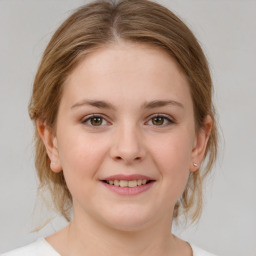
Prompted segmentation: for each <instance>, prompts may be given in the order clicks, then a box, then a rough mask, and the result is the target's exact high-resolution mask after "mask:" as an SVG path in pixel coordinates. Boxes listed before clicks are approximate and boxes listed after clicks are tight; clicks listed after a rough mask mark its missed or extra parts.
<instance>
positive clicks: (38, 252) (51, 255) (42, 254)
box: [1, 238, 216, 256]
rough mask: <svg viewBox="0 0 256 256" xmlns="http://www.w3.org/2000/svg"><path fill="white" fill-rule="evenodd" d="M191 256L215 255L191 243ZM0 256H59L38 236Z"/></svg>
mask: <svg viewBox="0 0 256 256" xmlns="http://www.w3.org/2000/svg"><path fill="white" fill-rule="evenodd" d="M190 246H191V248H192V250H193V256H216V255H214V254H211V253H209V252H206V251H204V250H202V249H200V248H198V247H196V246H194V245H191V244H190ZM1 256H61V255H60V254H59V253H58V252H56V251H55V249H54V248H53V247H52V246H51V245H50V244H49V243H48V242H47V241H46V240H45V239H44V238H40V239H38V240H37V241H36V242H34V243H32V244H29V245H26V246H24V247H21V248H18V249H16V250H13V251H10V252H7V253H4V254H1Z"/></svg>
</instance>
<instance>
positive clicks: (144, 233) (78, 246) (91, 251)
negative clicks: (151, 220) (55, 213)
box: [63, 215, 175, 256]
mask: <svg viewBox="0 0 256 256" xmlns="http://www.w3.org/2000/svg"><path fill="white" fill-rule="evenodd" d="M76 217H77V216H76V215H74V220H73V221H72V222H71V223H70V225H69V226H68V227H67V228H66V230H65V236H66V239H65V240H66V243H65V244H66V245H67V246H68V248H67V250H65V251H66V252H67V251H68V252H72V253H67V254H66V253H63V255H104V256H110V255H111V256H113V255H123V256H136V255H140V256H144V255H147V256H150V255H152V256H153V255H172V254H170V252H171V251H172V250H174V249H175V238H174V236H173V235H172V234H171V223H172V222H171V218H170V216H168V217H169V220H166V219H163V220H161V223H159V222H158V223H155V224H152V225H151V226H147V227H144V228H141V229H137V230H131V231H124V230H118V229H115V228H112V227H108V226H106V225H102V224H101V223H99V222H96V221H95V220H93V219H90V217H88V216H87V218H83V221H81V219H79V218H76ZM167 223H168V225H167Z"/></svg>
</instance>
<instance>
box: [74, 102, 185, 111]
mask: <svg viewBox="0 0 256 256" xmlns="http://www.w3.org/2000/svg"><path fill="white" fill-rule="evenodd" d="M84 105H89V106H93V107H96V108H102V109H113V110H114V109H115V107H114V106H113V105H112V104H111V103H109V102H106V101H101V100H81V101H79V102H77V103H75V104H74V105H72V106H71V109H73V108H77V107H82V106H84ZM168 105H172V106H176V107H180V108H184V106H183V105H182V104H181V103H180V102H178V101H174V100H154V101H150V102H146V103H144V104H143V105H142V108H145V109H153V108H158V107H164V106H168Z"/></svg>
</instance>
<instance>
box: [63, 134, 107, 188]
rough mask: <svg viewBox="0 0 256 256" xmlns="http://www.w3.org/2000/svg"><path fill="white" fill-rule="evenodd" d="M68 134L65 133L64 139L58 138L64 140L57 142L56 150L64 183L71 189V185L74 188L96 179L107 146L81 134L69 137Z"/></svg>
mask: <svg viewBox="0 0 256 256" xmlns="http://www.w3.org/2000/svg"><path fill="white" fill-rule="evenodd" d="M68 134H69V133H67V132H65V137H64V136H62V137H61V136H60V137H61V138H64V139H63V140H62V139H60V140H59V143H58V148H59V157H60V162H61V165H62V169H63V172H64V176H65V178H66V182H67V184H68V185H69V184H70V186H72V187H73V185H72V184H74V186H75V184H78V182H81V181H83V182H88V180H89V178H90V179H94V178H95V179H96V174H97V172H98V169H99V166H100V165H101V162H102V161H103V159H104V156H105V154H106V148H107V146H106V145H104V144H103V143H102V140H101V143H100V141H99V139H95V138H94V137H93V136H86V135H85V134H83V133H82V134H79V133H72V134H70V136H68ZM73 134H76V136H73Z"/></svg>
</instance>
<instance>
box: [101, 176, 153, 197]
mask: <svg viewBox="0 0 256 256" xmlns="http://www.w3.org/2000/svg"><path fill="white" fill-rule="evenodd" d="M155 181H156V180H154V179H152V178H150V177H147V176H144V175H114V176H110V177H107V178H105V179H102V180H101V182H102V183H103V184H104V185H105V186H106V188H108V189H110V190H111V191H113V192H115V193H117V194H120V195H137V194H140V193H142V192H145V191H147V190H149V189H150V188H151V187H152V185H153V184H154V182H155Z"/></svg>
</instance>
